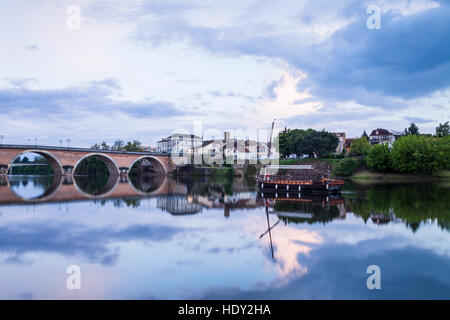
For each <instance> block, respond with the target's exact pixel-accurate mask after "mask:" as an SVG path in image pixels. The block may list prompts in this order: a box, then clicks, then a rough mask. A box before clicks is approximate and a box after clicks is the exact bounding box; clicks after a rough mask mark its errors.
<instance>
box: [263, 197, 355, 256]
mask: <svg viewBox="0 0 450 320" xmlns="http://www.w3.org/2000/svg"><path fill="white" fill-rule="evenodd" d="M257 202H258V204H260V205H261V206H264V207H265V212H266V218H267V230H266V231H265V232H264V233H262V234H261V235H260V238H263V237H264V236H266V235H268V237H269V242H270V249H271V253H272V259H274V260H275V254H274V249H273V241H272V230H273V229H274V228H275V227H276V226H277V225H278V224H279V223H280V222H282V223H283V222H284V225H287V224H291V223H293V224H300V223H309V224H313V223H319V222H321V223H324V224H325V223H326V222H330V221H332V220H334V219H338V218H339V219H345V218H346V215H347V211H346V209H345V201H344V198H343V197H342V196H341V195H324V194H312V193H300V192H299V193H292V192H291V193H288V192H285V193H280V192H277V193H275V192H273V193H268V192H259V193H258V198H257ZM269 215H273V216H276V217H277V218H278V220H277V221H276V222H275V223H273V224H271V222H270V219H269Z"/></svg>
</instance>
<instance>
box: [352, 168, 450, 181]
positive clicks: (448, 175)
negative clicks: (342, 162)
mask: <svg viewBox="0 0 450 320" xmlns="http://www.w3.org/2000/svg"><path fill="white" fill-rule="evenodd" d="M348 179H350V180H357V181H358V182H373V181H383V182H415V181H417V182H424V181H435V180H443V179H445V180H447V179H450V171H449V170H443V171H440V172H438V173H436V174H434V175H416V174H398V173H378V172H374V171H371V170H369V169H358V170H357V171H356V172H355V173H354V174H352V175H351V176H350V177H348Z"/></svg>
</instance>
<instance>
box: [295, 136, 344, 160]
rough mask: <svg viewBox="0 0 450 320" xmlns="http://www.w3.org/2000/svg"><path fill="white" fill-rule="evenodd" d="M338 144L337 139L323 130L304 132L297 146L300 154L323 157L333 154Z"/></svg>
mask: <svg viewBox="0 0 450 320" xmlns="http://www.w3.org/2000/svg"><path fill="white" fill-rule="evenodd" d="M338 144H339V138H338V137H336V136H335V135H334V134H332V133H330V132H326V131H325V130H323V131H312V132H311V133H308V132H306V135H305V136H304V137H303V138H302V140H301V142H300V143H299V144H298V151H299V152H300V154H308V155H309V156H310V157H313V156H317V157H325V156H326V155H328V154H329V153H332V152H335V151H336V147H337V146H338Z"/></svg>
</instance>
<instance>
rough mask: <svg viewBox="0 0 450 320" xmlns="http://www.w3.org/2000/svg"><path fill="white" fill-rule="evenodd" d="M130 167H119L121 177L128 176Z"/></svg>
mask: <svg viewBox="0 0 450 320" xmlns="http://www.w3.org/2000/svg"><path fill="white" fill-rule="evenodd" d="M128 170H129V168H128V167H119V171H120V172H119V173H120V175H128Z"/></svg>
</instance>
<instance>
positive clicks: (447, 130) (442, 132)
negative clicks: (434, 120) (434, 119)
mask: <svg viewBox="0 0 450 320" xmlns="http://www.w3.org/2000/svg"><path fill="white" fill-rule="evenodd" d="M449 134H450V125H449V124H448V121H447V122H446V123H444V124H442V123H439V126H437V127H436V137H439V138H442V137H445V136H448V135H449Z"/></svg>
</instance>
